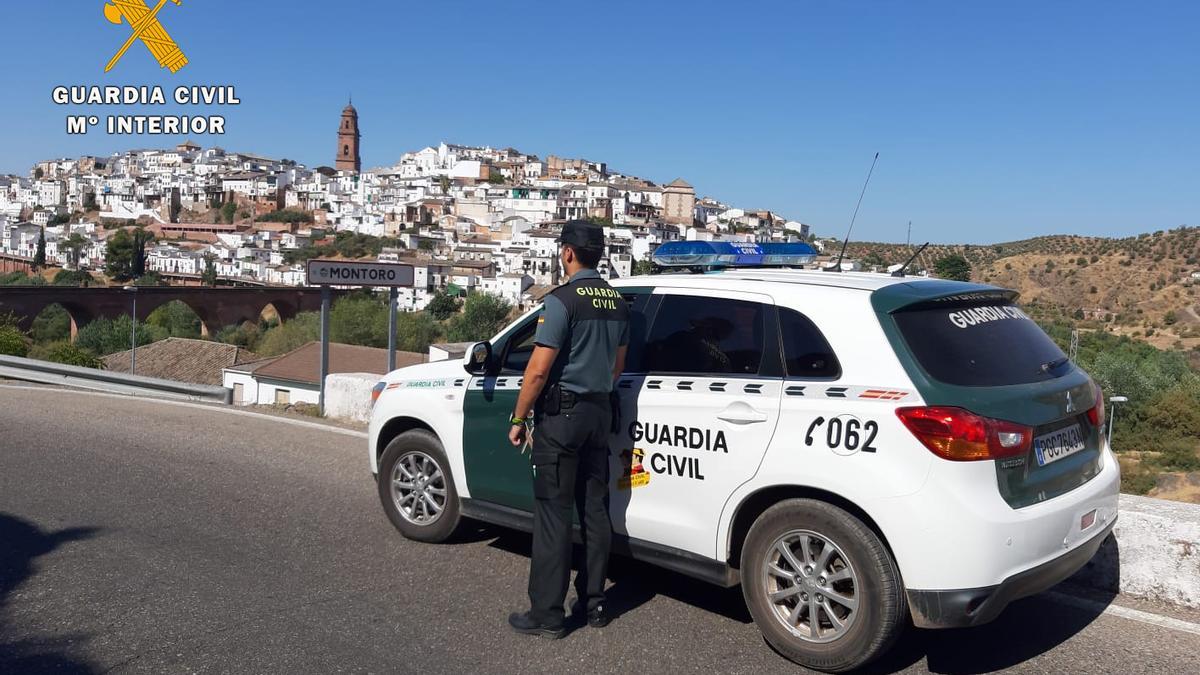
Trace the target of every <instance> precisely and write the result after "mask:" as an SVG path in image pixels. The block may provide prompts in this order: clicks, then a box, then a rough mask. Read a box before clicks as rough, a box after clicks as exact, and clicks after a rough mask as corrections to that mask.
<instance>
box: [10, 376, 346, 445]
mask: <svg viewBox="0 0 1200 675" xmlns="http://www.w3.org/2000/svg"><path fill="white" fill-rule="evenodd" d="M0 389H15V390H19V391H41V392H47V391H49V392H54V393H61V392H69V393H72V394H79V395H81V396H100V397H104V398H119V399H124V400H135V401H138V402H143V401H144V402H147V403H159V404H162V405H173V406H179V407H181V408H199V409H200V410H209V411H215V412H221V413H225V414H227V415H242V416H244V417H255V418H258V419H262V420H270V421H272V422H282V423H283V424H291V425H293V426H298V427H307V428H309V429H320V430H321V431H329V432H333V433H335V434H344V435H346V436H353V437H354V438H366V437H367V433H366V432H365V431H355V430H354V429H343V428H341V427H335V426H331V425H328V424H321V423H320V422H307V421H305V420H294V419H291V418H288V417H278V416H276V415H267V414H264V413H256V412H250V411H248V410H236V409H233V408H230V407H224V406H220V405H217V404H205V403H192V402H190V401H168V400H165V399H161V398H151V397H148V396H131V395H128V394H110V393H107V392H103V391H86V390H82V389H73V388H70V387H53V388H51V387H49V386H47V387H30V386H27V385H19V384H0Z"/></svg>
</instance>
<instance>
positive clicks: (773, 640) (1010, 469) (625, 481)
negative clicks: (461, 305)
mask: <svg viewBox="0 0 1200 675" xmlns="http://www.w3.org/2000/svg"><path fill="white" fill-rule="evenodd" d="M813 253H814V252H813V251H812V249H811V248H809V247H807V246H806V245H804V244H781V245H774V246H772V245H768V244H763V245H733V244H714V243H705V242H672V243H668V244H664V245H662V246H660V247H659V249H658V250H657V251H656V255H655V261H656V262H657V263H658V264H659V265H662V266H664V267H676V268H680V269H684V270H686V269H689V268H690V269H691V270H693V271H696V270H706V272H707V273H702V274H695V273H693V274H687V273H681V274H659V275H653V276H643V277H633V278H628V279H618V280H614V281H612V285H613V286H614V287H615V288H617V289H618V290H619V291H620V292H621V293H622V295H623V296H624V297H625V299H626V300H627V301H628V303H629V306H630V308H631V340H630V346H629V356H628V359H627V368H626V370H627V372H625V373H624V374H622V375H621V377H620V378H619V380H618V381H617V385H616V390H617V391H618V392H619V394H620V400H621V423H620V431H619V432H618V433H615V434H614V435H613V436H612V439H611V459H610V461H611V475H610V491H611V511H612V523H613V529H614V537H615V539H614V551H616V552H621V553H625V554H628V555H631V556H633V557H634V558H638V559H641V560H646V561H649V562H651V563H654V564H656V565H661V566H663V567H667V568H670V569H672V570H676V571H678V572H681V573H684V574H687V575H690V576H694V577H698V578H701V579H705V580H707V581H710V582H713V583H715V584H718V585H721V586H733V585H736V584H739V583H740V584H741V586H742V590H743V593H744V596H745V599H746V603H747V605H748V607H749V609H750V612H751V614H752V615H753V617H754V620H755V622H756V624H757V625H758V627H759V629H760V630H761V631H762V634H763V636H764V637H765V638H766V640H767V641H768V642H769V643H770V644H771V645H772V646H773V647H774V648H775V649H776V650H778V651H779V652H780V653H782V654H783V655H785V656H787V657H788V658H790V659H792V660H794V661H796V662H797V663H800V664H803V665H805V666H809V667H812V668H817V669H822V670H827V671H843V670H849V669H852V668H856V667H859V666H862V665H864V664H865V663H867V662H869V661H871V660H872V659H874V658H876V657H878V656H879V655H880V654H882V653H883V652H884V651H886V650H887V649H888V648H889V647H890V646H891V645H893V644H894V643H895V641H896V640H897V639H898V638H899V636H900V634H901V632H902V630H903V628H904V627H905V626H906V625H907V624H908V623H909V622H910V621H911V623H913V624H915V625H916V626H919V627H923V628H948V627H963V626H974V625H978V624H982V623H985V622H988V621H991V620H992V619H994V618H995V617H996V616H997V615H998V614H999V613H1000V612H1001V611H1002V610H1003V609H1004V608H1005V606H1006V605H1008V604H1009V603H1010V602H1012V601H1013V600H1015V599H1017V598H1021V597H1024V596H1027V595H1031V594H1034V593H1038V592H1040V591H1042V590H1044V589H1046V588H1048V587H1050V586H1052V585H1054V584H1056V583H1058V582H1059V581H1061V580H1063V579H1065V578H1066V577H1068V576H1070V575H1071V574H1072V573H1073V572H1075V571H1076V570H1078V569H1079V568H1080V567H1082V566H1083V565H1084V563H1086V562H1087V561H1088V560H1089V559H1090V558H1091V557H1092V555H1093V554H1094V553H1095V552H1096V550H1097V548H1098V547H1099V546H1100V543H1101V541H1102V540H1103V539H1104V538H1105V536H1106V535H1107V534H1108V533H1109V532H1110V531H1111V529H1112V527H1113V524H1114V522H1115V521H1116V518H1117V493H1118V486H1119V482H1120V480H1119V469H1118V466H1117V461H1116V459H1115V457H1114V456H1113V454H1112V452H1111V451H1110V449H1109V447H1108V446H1107V444H1106V442H1105V440H1104V433H1103V429H1104V424H1105V408H1104V402H1103V400H1102V398H1101V395H1100V391H1099V388H1098V387H1097V385H1096V384H1095V383H1094V382H1093V381H1092V379H1091V378H1090V377H1089V376H1088V375H1087V373H1085V372H1083V371H1082V370H1080V369H1079V368H1078V367H1076V366H1075V365H1074V364H1073V363H1071V362H1070V361H1069V360H1068V359H1067V357H1066V356H1065V355H1064V354H1063V352H1062V351H1060V350H1059V348H1058V347H1057V346H1056V345H1055V344H1054V342H1053V341H1051V339H1050V338H1049V337H1047V336H1046V334H1045V333H1043V332H1042V331H1041V330H1040V329H1039V328H1038V326H1037V325H1036V324H1035V323H1034V322H1033V321H1032V320H1030V318H1029V317H1028V316H1027V315H1026V314H1025V313H1024V312H1022V311H1021V309H1020V308H1019V307H1018V306H1017V305H1016V304H1015V301H1016V293H1015V292H1012V291H1009V290H1004V289H1000V288H996V287H992V286H986V285H980V284H972V283H962V282H954V281H944V280H936V279H924V278H905V277H894V276H888V275H882V274H865V273H849V272H838V273H830V272H824V271H820V270H799V269H787V268H786V267H787V266H789V265H791V266H795V265H796V264H797V263H805V262H810V261H811V260H812V259H813V257H814V256H813ZM714 270H715V271H714ZM538 311H539V310H537V309H535V310H533V311H531V312H529V313H527V314H525V315H524V316H522V317H521V318H519V319H517V320H516V321H515V322H514V323H512V325H510V326H508V327H507V328H505V329H504V330H503V331H501V332H500V334H499V335H497V336H496V337H495V338H494V339H492V340H490V341H488V342H482V343H479V344H477V345H475V346H474V347H473V348H472V349H471V350H470V351H469V353H468V354H467V356H466V357H465V359H464V360H463V361H462V362H459V361H445V362H435V363H428V364H423V365H418V366H413V367H409V368H404V369H401V370H397V371H395V372H392V373H390V374H389V375H388V376H387V377H386V378H385V379H384V380H383V381H382V382H380V383H379V384H378V385H377V386H376V387H375V390H374V395H375V396H376V397H377V399H376V402H375V406H374V412H373V415H372V419H371V424H370V441H369V445H370V448H369V455H370V456H369V459H370V463H371V469H372V471H373V472H374V473H375V474H376V475H377V476H378V479H377V484H378V490H379V496H380V499H381V501H382V504H383V508H384V510H385V511H386V512H387V515H388V517H389V518H390V519H391V521H392V522H393V523H394V524H395V526H396V527H397V529H399V530H400V532H401V533H403V534H404V536H406V537H409V538H411V539H416V540H419V541H426V542H439V541H443V540H445V539H447V538H449V537H450V536H451V534H452V533H453V532H454V531H455V528H456V527H457V526H458V525H459V523H460V522H461V521H462V520H463V519H464V518H471V519H476V520H480V521H487V522H490V523H496V524H500V525H503V526H510V527H513V528H520V529H525V530H529V529H530V526H531V522H532V516H531V511H532V503H533V494H532V480H531V472H530V460H529V456H528V454H522V453H521V452H519V451H518V450H517V449H514V448H513V446H512V445H510V444H509V443H508V440H507V431H508V428H509V422H508V418H509V414H510V413H511V412H512V410H513V407H514V403H515V400H516V396H517V391H518V389H519V387H520V384H521V378H522V373H523V372H524V370H525V365H526V363H527V362H528V359H529V356H530V353H531V352H532V349H533V335H534V330H535V327H536V325H537V314H538ZM535 433H536V431H535Z"/></svg>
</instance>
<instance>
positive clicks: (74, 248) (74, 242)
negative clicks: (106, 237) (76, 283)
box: [60, 232, 88, 269]
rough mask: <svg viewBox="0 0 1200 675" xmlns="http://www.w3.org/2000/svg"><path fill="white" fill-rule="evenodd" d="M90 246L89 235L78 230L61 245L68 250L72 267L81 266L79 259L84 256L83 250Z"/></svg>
mask: <svg viewBox="0 0 1200 675" xmlns="http://www.w3.org/2000/svg"><path fill="white" fill-rule="evenodd" d="M87 247H88V240H87V237H85V236H83V235H82V234H80V233H78V232H72V233H71V236H69V237H67V238H66V240H64V241H63V243H62V244H61V245H60V248H62V249H63V250H65V251H66V252H67V261H68V262H69V263H70V265H71V267H74V268H76V269H78V268H79V259H80V258H81V257H82V256H83V250H84V249H86V248H87Z"/></svg>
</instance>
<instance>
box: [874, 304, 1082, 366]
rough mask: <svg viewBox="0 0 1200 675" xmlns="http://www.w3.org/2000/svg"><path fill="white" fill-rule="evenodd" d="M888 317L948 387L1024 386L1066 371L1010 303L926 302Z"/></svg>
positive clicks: (1058, 354) (1046, 339)
mask: <svg viewBox="0 0 1200 675" xmlns="http://www.w3.org/2000/svg"><path fill="white" fill-rule="evenodd" d="M892 316H893V317H894V318H895V321H896V324H897V325H898V326H899V327H900V333H901V334H902V335H903V336H904V341H905V342H906V343H907V344H908V347H909V349H910V350H912V352H913V355H914V356H915V357H916V359H917V361H918V362H919V363H920V365H921V367H922V368H923V369H925V372H927V373H929V375H930V377H932V378H934V379H935V380H939V381H941V382H944V383H946V384H952V385H961V386H968V387H994V386H1003V385H1009V384H1028V383H1030V382H1041V381H1044V380H1051V379H1054V378H1055V377H1058V376H1060V375H1062V374H1063V373H1065V372H1066V368H1065V366H1066V365H1067V361H1066V355H1065V354H1063V352H1062V350H1061V349H1059V348H1058V345H1056V344H1054V341H1053V340H1051V339H1050V336H1048V335H1046V333H1044V332H1043V331H1042V329H1041V328H1040V327H1038V325H1037V324H1036V323H1034V321H1033V320H1032V319H1030V318H1029V316H1028V315H1027V314H1025V312H1023V311H1022V310H1021V309H1020V308H1019V307H1017V306H1016V305H1014V304H1012V303H1011V302H1008V301H1001V300H984V301H982V302H979V301H974V302H958V301H952V302H930V303H923V304H920V305H916V306H913V307H911V308H906V309H902V310H900V311H898V312H895V313H894V314H893V315H892Z"/></svg>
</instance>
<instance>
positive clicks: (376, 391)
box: [359, 382, 387, 406]
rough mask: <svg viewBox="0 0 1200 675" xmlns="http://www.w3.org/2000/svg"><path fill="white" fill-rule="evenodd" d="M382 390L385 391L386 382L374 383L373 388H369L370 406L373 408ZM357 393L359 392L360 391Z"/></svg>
mask: <svg viewBox="0 0 1200 675" xmlns="http://www.w3.org/2000/svg"><path fill="white" fill-rule="evenodd" d="M384 389H387V382H376V383H375V386H373V387H371V405H372V406H374V405H375V402H376V401H378V400H379V396H380V395H381V394H383V390H384ZM359 391H361V389H360V390H359Z"/></svg>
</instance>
